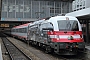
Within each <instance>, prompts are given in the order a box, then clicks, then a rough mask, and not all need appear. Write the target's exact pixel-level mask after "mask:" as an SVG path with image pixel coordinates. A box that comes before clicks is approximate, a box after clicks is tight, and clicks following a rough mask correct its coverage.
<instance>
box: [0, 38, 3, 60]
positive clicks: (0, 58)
mask: <svg viewBox="0 0 90 60" xmlns="http://www.w3.org/2000/svg"><path fill="white" fill-rule="evenodd" d="M0 60H3V58H2V50H1V38H0Z"/></svg>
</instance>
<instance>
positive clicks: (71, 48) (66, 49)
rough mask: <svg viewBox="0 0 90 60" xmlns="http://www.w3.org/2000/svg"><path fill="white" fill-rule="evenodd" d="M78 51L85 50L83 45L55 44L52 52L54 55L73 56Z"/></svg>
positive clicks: (80, 43)
mask: <svg viewBox="0 0 90 60" xmlns="http://www.w3.org/2000/svg"><path fill="white" fill-rule="evenodd" d="M78 50H79V51H80V50H85V43H84V42H79V43H55V44H54V51H55V52H56V53H60V54H63V55H64V54H65V55H69V54H70V55H74V54H76V52H78Z"/></svg>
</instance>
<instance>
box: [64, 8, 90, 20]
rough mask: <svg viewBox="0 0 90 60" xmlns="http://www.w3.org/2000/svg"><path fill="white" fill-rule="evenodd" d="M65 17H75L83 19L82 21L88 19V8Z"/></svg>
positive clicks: (89, 16)
mask: <svg viewBox="0 0 90 60" xmlns="http://www.w3.org/2000/svg"><path fill="white" fill-rule="evenodd" d="M65 16H74V17H77V18H79V19H84V20H86V19H90V8H86V9H82V10H78V11H75V12H70V13H67V14H66V15H65Z"/></svg>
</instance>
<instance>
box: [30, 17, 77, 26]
mask: <svg viewBox="0 0 90 60" xmlns="http://www.w3.org/2000/svg"><path fill="white" fill-rule="evenodd" d="M67 19H68V20H77V21H78V19H77V18H76V17H73V16H54V17H48V18H46V19H41V20H38V21H35V22H33V24H31V25H35V24H39V23H45V22H55V21H58V20H67Z"/></svg>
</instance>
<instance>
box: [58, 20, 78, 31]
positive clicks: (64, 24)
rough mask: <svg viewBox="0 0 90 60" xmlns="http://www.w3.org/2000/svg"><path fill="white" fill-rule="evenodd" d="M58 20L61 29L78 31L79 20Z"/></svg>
mask: <svg viewBox="0 0 90 60" xmlns="http://www.w3.org/2000/svg"><path fill="white" fill-rule="evenodd" d="M57 22H58V28H59V31H78V30H79V27H78V22H77V21H75V20H61V21H57Z"/></svg>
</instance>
